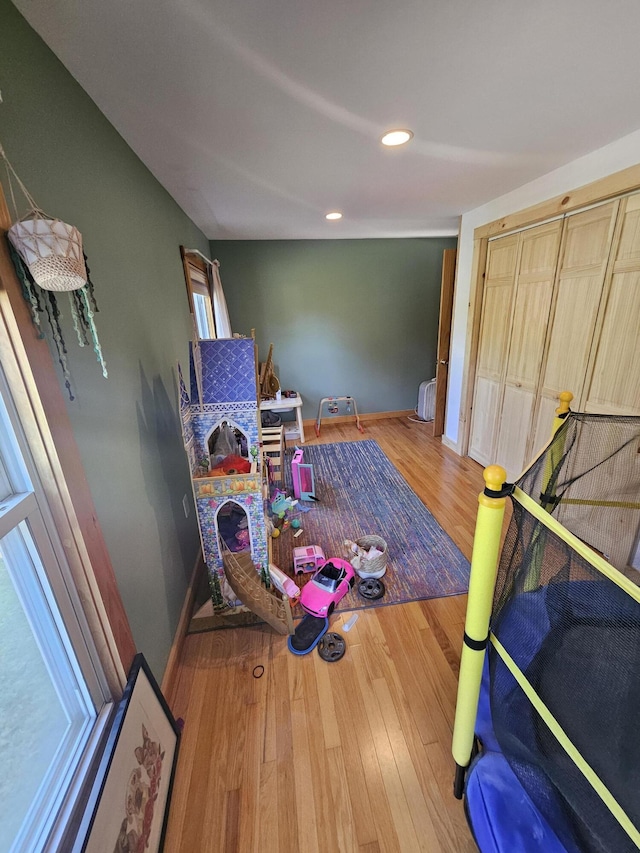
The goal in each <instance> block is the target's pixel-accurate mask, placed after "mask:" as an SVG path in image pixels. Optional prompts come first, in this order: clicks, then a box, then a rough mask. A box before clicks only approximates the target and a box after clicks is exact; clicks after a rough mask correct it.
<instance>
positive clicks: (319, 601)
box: [300, 557, 356, 617]
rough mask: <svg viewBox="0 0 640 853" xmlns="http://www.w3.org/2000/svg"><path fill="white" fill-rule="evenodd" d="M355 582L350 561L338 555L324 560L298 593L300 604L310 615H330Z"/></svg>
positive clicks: (354, 574)
mask: <svg viewBox="0 0 640 853" xmlns="http://www.w3.org/2000/svg"><path fill="white" fill-rule="evenodd" d="M355 582H356V573H355V572H354V570H353V566H352V565H351V563H348V562H347V561H346V560H341V559H340V558H339V557H331V558H330V559H329V560H326V561H325V562H324V563H322V565H321V566H320V568H319V569H318V571H317V572H316V573H315V575H314V576H313V577H312V578H311V580H310V581H309V583H307V584H306V585H305V586H304V587H303V588H302V592H301V594H300V604H301V605H302V607H303V609H304V610H306V611H307V613H310V614H311V615H312V616H320V617H323V616H331V614H332V613H333V610H334V608H335V606H336V604H337V603H338V602H339V601H341V600H342V599H343V598H344V597H345V595H346V594H347V593H348V592H349V590H350V589H351V588H352V587H353V585H354V584H355Z"/></svg>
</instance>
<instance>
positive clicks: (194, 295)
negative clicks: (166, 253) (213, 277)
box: [180, 246, 216, 340]
mask: <svg viewBox="0 0 640 853" xmlns="http://www.w3.org/2000/svg"><path fill="white" fill-rule="evenodd" d="M180 254H181V255H182V264H183V266H184V277H185V282H186V285H187V295H188V297H189V310H190V311H191V314H192V316H193V320H194V325H195V331H196V332H197V335H198V338H199V339H200V340H212V339H213V338H215V337H216V327H215V322H214V319H213V307H212V304H211V289H210V287H209V271H208V267H207V264H206V262H205V261H204V260H203V259H202V258H200V257H198V255H196V254H195V253H194V252H189V251H187V250H186V249H185V248H184V247H183V246H181V247H180Z"/></svg>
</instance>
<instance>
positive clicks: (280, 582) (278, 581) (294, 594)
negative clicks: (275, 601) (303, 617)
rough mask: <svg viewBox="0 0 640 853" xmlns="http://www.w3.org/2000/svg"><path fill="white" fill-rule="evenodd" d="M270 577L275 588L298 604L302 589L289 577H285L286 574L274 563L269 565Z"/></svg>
mask: <svg viewBox="0 0 640 853" xmlns="http://www.w3.org/2000/svg"><path fill="white" fill-rule="evenodd" d="M269 575H270V576H271V581H272V583H273V585H274V586H275V588H276V589H277V590H279V591H280V592H281V593H282V594H283V595H287V596H289V598H290V599H291V601H292V603H293V604H296V603H297V601H298V597H299V596H300V589H299V587H297V586H296V584H295V583H294V582H293V581H292V580H291V578H290V577H289V576H288V575H285V573H284V572H283V571H282V570H281V569H279V568H278V567H277V566H274V565H273V563H269Z"/></svg>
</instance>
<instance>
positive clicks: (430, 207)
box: [14, 0, 640, 239]
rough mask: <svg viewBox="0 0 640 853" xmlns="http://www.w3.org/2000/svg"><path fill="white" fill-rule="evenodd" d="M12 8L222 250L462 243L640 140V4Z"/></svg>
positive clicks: (70, 2) (130, 1)
mask: <svg viewBox="0 0 640 853" xmlns="http://www.w3.org/2000/svg"><path fill="white" fill-rule="evenodd" d="M14 2H15V5H16V6H17V7H18V9H19V10H20V11H21V12H22V13H23V14H24V15H25V17H26V18H27V20H28V21H29V22H30V23H31V25H32V26H33V27H34V28H35V29H36V31H37V32H38V33H39V34H40V35H41V36H42V38H43V39H44V40H45V42H46V43H47V44H48V45H49V46H50V47H51V48H52V50H53V51H54V52H55V53H56V54H57V55H58V57H59V58H60V59H61V60H62V62H63V63H64V65H65V66H66V67H67V68H68V69H69V71H70V72H71V73H72V74H73V76H74V77H75V78H76V79H77V80H78V82H79V83H80V84H81V85H82V86H83V88H84V89H85V90H86V91H87V92H88V93H89V95H90V96H91V97H92V98H93V100H94V101H95V102H96V104H97V105H98V106H99V107H100V109H101V110H102V112H103V113H104V114H105V115H106V116H107V117H108V118H109V119H110V121H111V122H112V123H113V125H114V126H115V127H116V128H117V130H118V131H119V132H120V133H121V134H122V136H123V137H124V139H125V140H126V141H127V142H128V143H129V145H130V146H131V147H132V148H133V150H134V151H135V152H136V153H137V154H138V155H139V157H140V158H141V159H142V160H143V161H144V162H145V163H146V165H147V166H148V167H149V169H150V170H151V171H152V172H153V174H154V175H155V176H156V178H157V179H158V180H159V181H160V182H161V183H162V184H163V185H164V187H165V188H166V189H167V190H168V191H169V193H170V194H171V195H172V196H173V197H174V198H175V199H176V201H177V202H178V203H179V204H180V205H181V207H182V208H183V209H184V210H185V211H186V213H187V214H188V215H189V216H190V217H191V218H192V219H193V220H194V222H196V223H197V224H198V225H199V226H200V227H201V228H202V230H203V231H204V232H205V234H206V235H207V236H208V237H210V238H213V239H278V238H281V239H292V238H327V237H329V238H335V237H415V236H425V235H433V234H453V233H456V232H457V223H458V217H459V215H460V214H461V213H463V212H465V211H467V210H470V209H473V208H475V207H477V206H479V205H481V204H483V203H485V202H487V201H489V200H491V199H494V198H496V197H497V196H499V195H502V194H503V193H505V192H507V191H509V190H511V189H514V188H515V187H518V186H520V185H521V184H523V183H525V182H527V181H529V180H532V179H533V178H535V177H538V176H539V175H542V174H545V173H546V172H549V171H551V170H552V169H554V168H556V167H558V166H561V165H563V164H565V163H567V162H569V161H571V160H574V159H575V158H577V157H579V156H580V155H582V154H585V153H587V152H589V151H592V150H594V149H596V148H600V147H601V146H603V145H605V144H607V143H608V142H611V141H612V140H614V139H617V138H618V137H620V136H623V135H625V134H627V133H630V132H631V131H633V130H636V129H638V128H639V127H640V48H639V41H640V3H638V2H637V0H607V2H603V0H439V2H438V0H386V2H382V0H14ZM398 126H399V127H409V128H411V129H412V130H413V131H414V133H415V138H414V139H413V141H412V142H411V143H410V144H409V145H408V146H406V147H404V148H402V149H386V148H383V146H381V145H380V143H379V141H378V139H379V136H380V135H381V134H382V132H383V131H385V130H386V129H388V128H391V127H398ZM638 159H639V160H640V152H639V157H638ZM333 209H339V210H342V211H343V213H344V219H343V220H342V221H340V222H333V223H332V222H326V221H325V219H324V214H325V213H326V212H327V211H329V210H333Z"/></svg>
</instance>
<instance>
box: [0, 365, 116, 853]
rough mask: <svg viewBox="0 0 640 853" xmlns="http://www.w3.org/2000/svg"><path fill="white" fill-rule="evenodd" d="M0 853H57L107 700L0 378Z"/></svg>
mask: <svg viewBox="0 0 640 853" xmlns="http://www.w3.org/2000/svg"><path fill="white" fill-rule="evenodd" d="M0 494H2V500H0V649H1V652H0V765H1V766H2V774H1V775H0V851H9V850H10V851H12V853H13V851H15V853H18V851H29V853H36V851H40V850H47V849H52V850H54V849H57V847H56V846H48V845H50V844H51V843H52V842H51V839H52V837H53V838H55V837H56V835H57V834H58V833H61V832H63V829H64V822H65V819H66V818H67V817H68V815H69V813H70V810H71V808H72V798H71V797H70V792H71V791H73V790H74V788H75V787H76V786H77V785H78V784H79V779H78V777H79V768H80V766H81V762H83V761H86V759H87V751H88V749H89V748H90V745H93V744H94V743H95V734H96V731H97V729H98V728H99V726H100V725H101V724H102V723H103V721H104V720H105V719H106V716H107V713H108V710H109V703H108V699H109V692H108V688H107V686H106V683H105V681H104V678H103V676H102V674H101V668H100V665H99V663H98V660H97V655H96V652H95V648H94V646H93V642H92V641H91V639H90V635H89V631H88V629H87V625H86V622H85V620H84V616H83V613H82V608H81V606H80V602H79V601H78V598H77V593H76V592H75V587H74V584H73V581H72V579H71V577H70V573H69V568H68V566H67V564H66V561H65V557H64V551H63V549H62V546H61V543H60V541H59V539H58V537H57V534H56V531H55V526H54V524H53V521H52V518H51V515H50V512H49V509H48V506H47V502H46V499H45V496H44V492H43V489H42V487H41V485H40V483H39V480H38V476H37V474H36V469H35V465H34V463H33V459H32V457H31V452H30V449H29V447H28V445H27V442H26V438H25V435H24V433H23V430H22V428H21V425H20V422H19V420H18V417H17V413H16V411H15V409H14V405H13V400H12V396H11V393H10V390H9V386H8V383H7V380H6V379H5V374H4V371H3V370H2V369H0Z"/></svg>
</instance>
